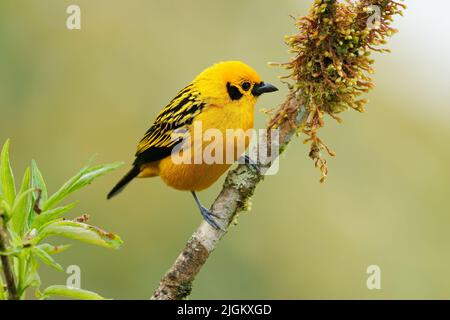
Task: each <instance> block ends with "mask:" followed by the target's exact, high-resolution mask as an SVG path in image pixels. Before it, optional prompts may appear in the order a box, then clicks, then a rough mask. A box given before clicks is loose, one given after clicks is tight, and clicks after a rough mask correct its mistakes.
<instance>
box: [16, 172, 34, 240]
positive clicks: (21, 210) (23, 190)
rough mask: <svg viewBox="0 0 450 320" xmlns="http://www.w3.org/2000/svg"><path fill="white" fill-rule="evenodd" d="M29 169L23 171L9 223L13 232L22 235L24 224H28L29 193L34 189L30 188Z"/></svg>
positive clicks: (29, 209)
mask: <svg viewBox="0 0 450 320" xmlns="http://www.w3.org/2000/svg"><path fill="white" fill-rule="evenodd" d="M30 179H31V175H30V168H27V169H26V170H25V174H24V176H23V180H22V186H21V187H20V191H19V193H18V194H17V196H16V199H15V201H14V206H13V208H12V211H11V223H12V227H13V229H14V231H15V232H17V233H18V234H19V235H23V233H24V231H25V227H26V224H27V223H28V216H29V214H30V211H31V198H32V197H31V193H32V192H33V191H34V189H29V188H30V181H31V180H30Z"/></svg>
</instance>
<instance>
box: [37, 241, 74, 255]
mask: <svg viewBox="0 0 450 320" xmlns="http://www.w3.org/2000/svg"><path fill="white" fill-rule="evenodd" d="M70 247H71V245H70V244H62V245H57V246H55V245H52V244H49V243H43V244H40V245H38V246H37V248H39V249H41V250H43V251H45V252H47V253H48V254H57V253H60V252H63V251H66V250H67V249H69V248H70Z"/></svg>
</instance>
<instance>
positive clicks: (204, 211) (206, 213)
mask: <svg viewBox="0 0 450 320" xmlns="http://www.w3.org/2000/svg"><path fill="white" fill-rule="evenodd" d="M191 193H192V195H193V196H194V199H195V202H196V203H197V206H198V208H199V209H200V213H201V215H202V217H203V219H205V220H206V222H208V223H209V225H210V226H211V227H213V228H214V229H218V230H222V228H221V227H220V226H219V225H218V224H217V222H216V221H215V220H214V218H213V217H214V215H213V214H212V212H211V211H209V210H208V209H206V208H205V207H204V206H203V205H202V204H201V202H200V200H199V199H198V197H197V194H196V193H195V191H191Z"/></svg>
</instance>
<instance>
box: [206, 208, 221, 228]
mask: <svg viewBox="0 0 450 320" xmlns="http://www.w3.org/2000/svg"><path fill="white" fill-rule="evenodd" d="M200 213H201V214H202V217H203V219H205V221H206V222H208V223H209V225H210V226H211V227H213V228H214V229H217V230H222V231H224V230H223V229H222V228H221V227H220V226H219V224H218V223H217V222H216V220H214V217H216V218H218V217H217V216H216V215H215V214H213V213H212V212H211V211H209V210H208V209H206V208H205V207H204V206H201V207H200Z"/></svg>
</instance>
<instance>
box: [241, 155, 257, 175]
mask: <svg viewBox="0 0 450 320" xmlns="http://www.w3.org/2000/svg"><path fill="white" fill-rule="evenodd" d="M242 158H243V161H244V163H245V164H246V165H248V166H249V167H250V168H252V169H253V170H254V171H256V172H258V173H261V166H260V165H259V164H258V163H257V162H255V161H254V160H253V159H252V158H250V157H249V156H248V155H246V154H244V155H243V156H242Z"/></svg>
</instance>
